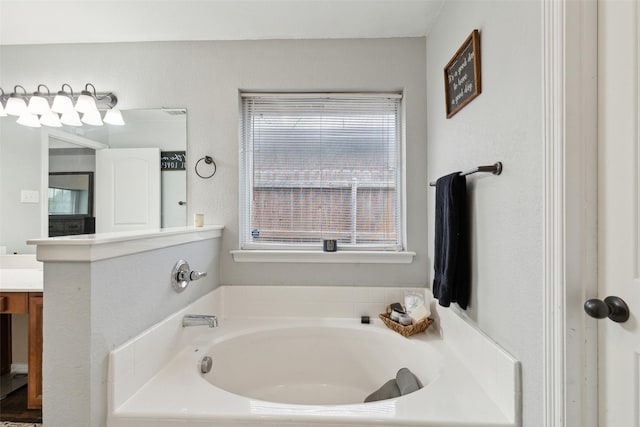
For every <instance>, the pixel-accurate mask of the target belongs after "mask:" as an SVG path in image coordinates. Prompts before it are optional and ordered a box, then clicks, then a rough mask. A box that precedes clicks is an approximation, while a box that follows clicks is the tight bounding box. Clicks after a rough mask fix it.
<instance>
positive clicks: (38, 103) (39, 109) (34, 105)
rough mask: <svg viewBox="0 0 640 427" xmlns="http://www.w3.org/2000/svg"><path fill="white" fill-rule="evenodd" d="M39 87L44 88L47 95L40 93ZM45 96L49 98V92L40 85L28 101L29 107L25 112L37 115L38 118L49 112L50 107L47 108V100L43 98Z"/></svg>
mask: <svg viewBox="0 0 640 427" xmlns="http://www.w3.org/2000/svg"><path fill="white" fill-rule="evenodd" d="M41 87H44V88H45V89H47V95H45V94H44V93H42V92H40V88H41ZM45 96H51V92H50V91H49V88H48V87H47V86H46V85H42V84H40V85H38V89H36V91H35V92H33V95H32V96H31V99H29V105H28V106H27V110H29V112H30V113H33V114H37V115H39V116H42V115H44V114H47V113H48V112H50V111H51V107H49V100H48V99H47V98H45Z"/></svg>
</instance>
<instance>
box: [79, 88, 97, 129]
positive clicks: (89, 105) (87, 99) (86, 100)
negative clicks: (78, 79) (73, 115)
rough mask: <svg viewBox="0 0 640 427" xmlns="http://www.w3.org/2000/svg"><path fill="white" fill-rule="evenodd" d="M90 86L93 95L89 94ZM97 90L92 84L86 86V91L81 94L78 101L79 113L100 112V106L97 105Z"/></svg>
mask: <svg viewBox="0 0 640 427" xmlns="http://www.w3.org/2000/svg"><path fill="white" fill-rule="evenodd" d="M89 86H91V88H93V93H91V92H89V91H88V89H89ZM96 98H97V96H96V88H95V87H94V86H93V85H92V84H91V83H87V84H86V85H85V86H84V90H83V91H82V92H80V96H79V97H78V100H77V101H76V111H77V112H78V113H89V112H94V111H95V112H96V113H97V112H98V106H97V105H96ZM100 124H101V125H102V119H101V120H100Z"/></svg>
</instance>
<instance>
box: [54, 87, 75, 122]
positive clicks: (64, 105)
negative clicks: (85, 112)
mask: <svg viewBox="0 0 640 427" xmlns="http://www.w3.org/2000/svg"><path fill="white" fill-rule="evenodd" d="M65 86H66V87H68V88H69V92H65V91H64V87H65ZM72 99H73V89H71V86H69V85H68V84H66V83H65V84H63V85H62V87H61V88H60V90H59V91H58V94H57V95H56V97H55V98H53V105H52V106H51V111H53V112H54V113H60V114H64V113H70V112H71V111H75V110H74V109H73V101H72Z"/></svg>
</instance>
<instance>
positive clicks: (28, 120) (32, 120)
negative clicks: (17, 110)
mask: <svg viewBox="0 0 640 427" xmlns="http://www.w3.org/2000/svg"><path fill="white" fill-rule="evenodd" d="M16 123H18V124H19V125H22V126H28V127H30V128H39V127H40V121H39V120H38V116H36V115H35V114H33V113H30V112H28V111H27V112H25V113H24V114H22V115H21V116H20V117H18V121H17V122H16Z"/></svg>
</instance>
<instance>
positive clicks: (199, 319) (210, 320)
mask: <svg viewBox="0 0 640 427" xmlns="http://www.w3.org/2000/svg"><path fill="white" fill-rule="evenodd" d="M198 325H208V326H209V327H210V328H215V327H216V326H218V318H217V317H216V316H210V315H206V314H185V315H184V317H183V318H182V327H183V328H186V327H187V326H198Z"/></svg>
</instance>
